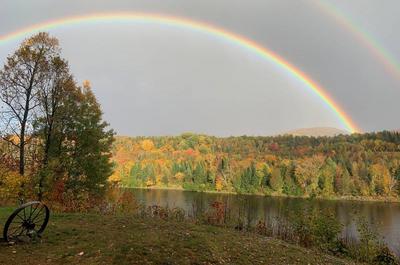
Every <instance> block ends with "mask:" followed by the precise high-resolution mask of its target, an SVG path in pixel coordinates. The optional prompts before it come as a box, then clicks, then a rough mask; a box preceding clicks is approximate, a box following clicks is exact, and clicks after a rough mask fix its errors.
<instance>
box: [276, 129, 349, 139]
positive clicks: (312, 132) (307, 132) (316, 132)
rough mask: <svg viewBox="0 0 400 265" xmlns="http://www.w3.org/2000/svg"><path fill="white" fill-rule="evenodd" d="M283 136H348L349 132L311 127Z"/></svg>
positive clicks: (292, 131)
mask: <svg viewBox="0 0 400 265" xmlns="http://www.w3.org/2000/svg"><path fill="white" fill-rule="evenodd" d="M283 134H289V135H293V136H312V137H321V136H329V137H332V136H337V135H340V134H343V135H347V134H349V132H347V131H344V130H340V129H337V128H332V127H313V128H301V129H296V130H291V131H288V132H285V133H283Z"/></svg>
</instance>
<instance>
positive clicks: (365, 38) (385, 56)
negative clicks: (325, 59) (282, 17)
mask: <svg viewBox="0 0 400 265" xmlns="http://www.w3.org/2000/svg"><path fill="white" fill-rule="evenodd" d="M314 3H315V4H316V6H317V7H318V9H319V10H320V11H322V12H324V13H326V14H328V15H329V16H331V17H332V18H333V19H334V20H335V21H336V23H338V24H339V25H340V26H342V27H343V28H345V29H347V30H348V31H350V32H351V33H352V35H353V36H354V37H355V38H356V39H357V40H358V41H359V42H360V43H361V44H362V45H364V46H365V47H366V48H367V49H368V50H369V52H370V53H371V54H372V55H374V56H375V58H376V59H377V60H378V61H379V62H380V63H382V64H383V65H384V67H385V69H386V70H387V71H388V72H389V73H390V74H391V75H392V76H393V77H395V78H396V79H397V80H400V64H399V63H398V62H397V61H396V59H395V57H394V56H393V55H392V54H390V52H389V51H388V50H386V49H385V48H384V47H383V46H382V44H381V43H379V41H378V40H377V39H376V38H374V37H373V36H372V35H371V34H370V33H369V32H367V31H366V30H364V29H363V28H361V27H360V26H358V25H357V23H355V22H354V21H353V20H352V19H351V18H350V17H349V16H347V15H346V14H345V13H343V12H342V11H341V10H339V9H338V8H337V7H335V6H334V5H333V4H331V3H329V2H328V1H325V0H316V1H314Z"/></svg>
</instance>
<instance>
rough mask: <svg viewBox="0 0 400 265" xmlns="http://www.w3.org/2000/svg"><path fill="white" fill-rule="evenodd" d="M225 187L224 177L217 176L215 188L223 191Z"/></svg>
mask: <svg viewBox="0 0 400 265" xmlns="http://www.w3.org/2000/svg"><path fill="white" fill-rule="evenodd" d="M223 187H224V185H223V182H222V178H221V177H220V176H217V178H216V180H215V189H216V190H217V191H221V190H222V188H223Z"/></svg>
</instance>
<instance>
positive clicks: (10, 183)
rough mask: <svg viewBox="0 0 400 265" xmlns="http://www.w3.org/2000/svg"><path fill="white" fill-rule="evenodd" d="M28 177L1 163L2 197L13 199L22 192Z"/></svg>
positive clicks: (0, 197) (0, 192)
mask: <svg viewBox="0 0 400 265" xmlns="http://www.w3.org/2000/svg"><path fill="white" fill-rule="evenodd" d="M24 183H26V178H25V177H23V176H21V175H19V174H18V173H17V172H14V171H9V170H7V169H5V168H4V167H2V166H1V165H0V199H6V200H12V199H15V198H17V197H18V194H20V193H21V192H22V188H21V187H22V186H23V184H24Z"/></svg>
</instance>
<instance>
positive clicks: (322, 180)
mask: <svg viewBox="0 0 400 265" xmlns="http://www.w3.org/2000/svg"><path fill="white" fill-rule="evenodd" d="M113 159H114V162H115V164H116V170H115V173H114V175H113V176H111V180H112V181H118V182H121V183H122V185H123V186H125V187H168V188H179V189H182V188H183V189H187V190H196V191H225V192H236V193H255V194H267V195H292V196H306V197H308V196H321V197H345V196H363V197H384V198H392V197H397V196H398V194H399V189H398V188H397V187H399V186H398V185H397V184H398V181H399V180H400V134H398V133H392V132H380V133H369V134H353V135H341V136H336V137H317V138H314V137H299V136H292V135H283V136H275V137H248V136H242V137H228V138H218V137H213V136H207V135H197V134H190V133H186V134H183V135H181V136H174V137H172V136H168V137H133V138H129V137H117V139H116V142H115V143H114V145H113Z"/></svg>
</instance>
